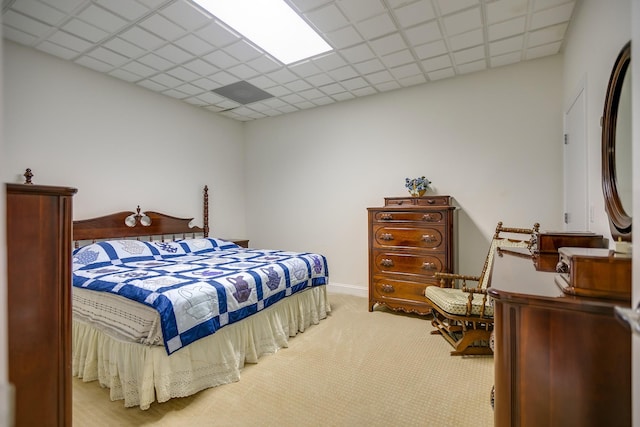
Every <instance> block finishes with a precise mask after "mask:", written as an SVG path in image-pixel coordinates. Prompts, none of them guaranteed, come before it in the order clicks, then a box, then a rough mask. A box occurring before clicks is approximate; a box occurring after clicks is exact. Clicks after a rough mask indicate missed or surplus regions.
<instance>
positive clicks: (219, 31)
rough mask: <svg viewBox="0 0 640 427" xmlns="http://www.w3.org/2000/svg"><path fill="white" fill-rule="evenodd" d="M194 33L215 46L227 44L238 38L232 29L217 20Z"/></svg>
mask: <svg viewBox="0 0 640 427" xmlns="http://www.w3.org/2000/svg"><path fill="white" fill-rule="evenodd" d="M196 34H197V35H198V36H199V37H200V38H202V39H203V40H204V41H206V42H208V43H211V44H212V45H214V46H217V47H222V46H227V45H229V44H231V43H233V42H235V41H237V40H239V39H240V37H239V36H238V35H237V34H236V33H235V32H234V31H233V30H232V29H230V28H228V27H226V26H225V25H223V24H221V23H220V22H218V21H213V22H212V23H210V24H209V25H207V26H206V27H204V28H201V29H200V30H198V31H196Z"/></svg>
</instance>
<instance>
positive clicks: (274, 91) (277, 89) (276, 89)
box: [267, 85, 291, 97]
mask: <svg viewBox="0 0 640 427" xmlns="http://www.w3.org/2000/svg"><path fill="white" fill-rule="evenodd" d="M267 93H270V94H271V95H273V96H275V97H281V96H285V95H289V94H290V93H291V91H290V90H289V89H287V88H286V87H284V86H280V85H277V86H271V87H270V88H269V89H267Z"/></svg>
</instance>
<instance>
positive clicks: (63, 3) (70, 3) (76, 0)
mask: <svg viewBox="0 0 640 427" xmlns="http://www.w3.org/2000/svg"><path fill="white" fill-rule="evenodd" d="M41 1H42V2H43V3H46V4H48V5H49V6H53V7H55V8H56V9H58V10H61V11H63V12H66V13H71V12H73V11H74V10H76V9H77V8H78V6H80V5H81V4H82V3H84V1H85V0H41ZM109 1H111V0H109Z"/></svg>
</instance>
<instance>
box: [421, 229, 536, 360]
mask: <svg viewBox="0 0 640 427" xmlns="http://www.w3.org/2000/svg"><path fill="white" fill-rule="evenodd" d="M539 228H540V224H538V223H536V224H534V225H533V228H507V227H503V226H502V222H499V223H498V225H497V227H496V232H495V234H494V235H493V239H492V240H491V247H490V248H489V253H488V254H487V258H486V260H485V262H484V267H483V268H482V272H481V273H480V275H479V276H466V275H462V274H453V273H435V277H436V278H437V279H439V280H440V287H438V286H428V287H427V288H426V290H425V297H426V299H427V301H428V302H429V303H430V304H431V306H432V307H433V309H432V313H433V320H432V321H431V324H432V325H433V326H434V327H435V328H436V330H434V331H432V332H431V333H432V334H441V335H442V336H443V337H444V338H445V339H446V340H447V341H448V342H449V343H450V344H451V345H452V346H453V349H454V350H453V351H452V352H451V355H454V356H457V355H480V354H486V355H491V354H493V350H492V349H491V348H490V346H489V340H490V336H491V332H492V331H493V305H492V304H491V301H490V300H489V299H488V297H487V283H488V281H489V275H490V272H491V265H492V262H493V257H494V254H495V253H496V249H497V248H509V247H510V248H514V247H520V248H528V249H529V250H530V251H533V250H534V249H535V248H534V246H535V245H536V242H537V235H538V230H539ZM467 282H477V286H476V287H469V286H467Z"/></svg>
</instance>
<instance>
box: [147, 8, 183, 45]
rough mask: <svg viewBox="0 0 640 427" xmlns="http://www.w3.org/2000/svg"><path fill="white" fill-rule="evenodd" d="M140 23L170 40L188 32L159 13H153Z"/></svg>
mask: <svg viewBox="0 0 640 427" xmlns="http://www.w3.org/2000/svg"><path fill="white" fill-rule="evenodd" d="M138 25H140V26H141V27H143V28H145V29H147V30H149V31H151V32H152V33H153V34H155V35H157V36H158V37H161V38H163V39H165V40H168V41H172V40H175V39H177V38H179V37H180V36H183V35H184V34H185V33H186V31H185V30H184V29H183V28H182V27H180V26H178V25H177V24H174V23H173V22H171V21H169V20H168V19H167V18H165V17H164V16H162V15H159V14H154V15H151V16H150V17H148V18H147V19H145V20H143V21H140V23H139V24H138Z"/></svg>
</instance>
